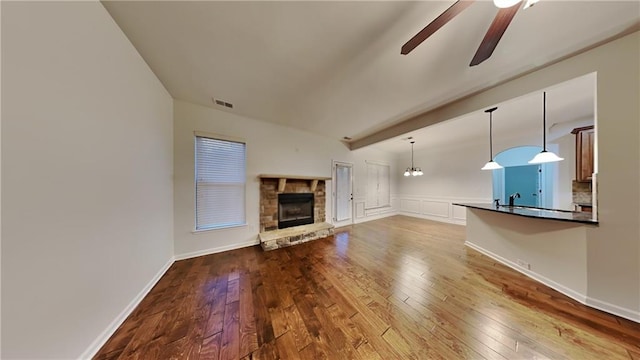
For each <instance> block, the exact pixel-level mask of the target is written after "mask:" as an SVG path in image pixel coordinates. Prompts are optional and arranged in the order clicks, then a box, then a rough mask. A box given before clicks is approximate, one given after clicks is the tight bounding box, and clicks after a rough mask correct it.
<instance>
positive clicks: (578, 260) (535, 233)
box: [454, 203, 598, 303]
mask: <svg viewBox="0 0 640 360" xmlns="http://www.w3.org/2000/svg"><path fill="white" fill-rule="evenodd" d="M454 205H457V206H463V207H466V208H467V211H466V223H467V225H466V233H467V234H466V241H465V244H466V245H467V246H468V247H470V248H472V249H475V250H477V251H479V252H481V253H483V254H484V255H487V256H489V257H491V258H493V259H494V260H496V261H498V262H500V263H503V264H505V265H507V266H509V267H511V268H513V269H515V270H517V271H519V272H521V273H523V274H525V275H527V276H529V277H531V278H533V279H535V280H538V281H540V282H542V283H543V284H545V285H547V286H549V287H551V288H554V289H556V290H558V291H560V292H562V293H563V294H565V295H567V296H569V297H571V298H573V299H575V300H577V301H580V302H582V303H585V301H586V298H587V295H586V294H587V263H588V261H587V245H588V241H587V230H588V229H590V228H595V227H598V221H597V219H596V218H595V217H594V216H595V214H592V213H586V212H577V211H566V210H552V209H541V208H533V207H524V206H498V207H496V206H495V205H494V204H462V203H458V204H454ZM507 285H508V284H507Z"/></svg>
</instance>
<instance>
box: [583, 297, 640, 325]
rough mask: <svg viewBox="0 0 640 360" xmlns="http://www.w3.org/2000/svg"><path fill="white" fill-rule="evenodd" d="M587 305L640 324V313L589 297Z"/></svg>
mask: <svg viewBox="0 0 640 360" xmlns="http://www.w3.org/2000/svg"><path fill="white" fill-rule="evenodd" d="M585 305H587V306H590V307H592V308H594V309H598V310H602V311H604V312H607V313H609V314H614V315H617V316H620V317H622V318H625V319H628V320H631V321H635V322H637V323H640V311H633V310H631V309H627V308H623V307H620V306H618V305H614V304H611V303H608V302H606V301H602V300H598V299H594V298H592V297H587V302H586V303H585Z"/></svg>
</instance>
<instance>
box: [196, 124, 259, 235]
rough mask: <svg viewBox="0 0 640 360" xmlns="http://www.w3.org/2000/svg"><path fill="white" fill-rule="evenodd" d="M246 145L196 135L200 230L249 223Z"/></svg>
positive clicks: (198, 227)
mask: <svg viewBox="0 0 640 360" xmlns="http://www.w3.org/2000/svg"><path fill="white" fill-rule="evenodd" d="M245 147H246V146H245V144H244V143H242V142H235V141H227V140H219V139H212V138H208V137H202V136H196V159H195V163H196V176H195V178H196V230H207V229H215V228H223V227H230V226H237V225H242V224H244V223H245V209H244V208H245V179H246V176H245V159H246V149H245Z"/></svg>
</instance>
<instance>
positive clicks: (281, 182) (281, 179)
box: [258, 174, 331, 192]
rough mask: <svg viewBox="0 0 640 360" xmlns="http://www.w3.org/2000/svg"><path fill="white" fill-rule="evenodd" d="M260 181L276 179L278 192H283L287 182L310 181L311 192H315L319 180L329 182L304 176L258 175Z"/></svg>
mask: <svg viewBox="0 0 640 360" xmlns="http://www.w3.org/2000/svg"><path fill="white" fill-rule="evenodd" d="M258 178H260V179H278V192H283V191H284V188H285V186H286V185H287V180H309V181H311V184H310V186H309V187H310V188H311V192H314V191H316V187H317V186H318V181H319V180H325V181H326V180H331V178H330V177H326V176H304V175H281V174H260V175H258Z"/></svg>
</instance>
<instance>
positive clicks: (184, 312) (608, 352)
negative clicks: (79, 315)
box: [95, 216, 640, 360]
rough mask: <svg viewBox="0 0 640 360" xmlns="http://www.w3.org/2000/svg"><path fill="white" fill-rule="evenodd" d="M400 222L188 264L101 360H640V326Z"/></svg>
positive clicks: (434, 227) (460, 236) (459, 231)
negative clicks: (585, 304) (268, 249)
mask: <svg viewBox="0 0 640 360" xmlns="http://www.w3.org/2000/svg"><path fill="white" fill-rule="evenodd" d="M464 237H465V228H464V227H463V226H457V225H450V224H444V223H438V222H432V221H428V220H421V219H415V218H410V217H403V216H395V217H390V218H386V219H382V220H376V221H371V222H367V223H363V224H358V225H353V226H350V227H346V228H341V229H337V231H336V234H335V236H333V237H330V238H326V239H321V240H316V241H312V242H309V243H305V244H301V245H296V246H294V247H289V248H285V249H279V250H274V251H271V252H263V251H262V249H261V248H260V247H259V246H254V247H250V248H244V249H239V250H233V251H228V252H224V253H219V254H214V255H208V256H203V257H198V258H194V259H189V260H182V261H177V262H175V263H174V264H173V265H172V266H171V268H170V269H169V270H168V271H167V273H166V274H165V275H164V276H163V277H162V279H161V280H160V281H159V282H158V284H157V285H156V286H155V287H154V288H153V289H152V290H151V292H150V293H149V294H148V295H147V296H146V297H145V298H144V300H143V301H142V302H141V303H140V305H139V306H138V307H137V308H136V310H134V312H133V313H132V314H131V316H130V317H129V318H128V319H127V320H126V321H125V322H124V323H123V324H122V326H121V327H120V328H119V329H118V331H117V332H116V333H115V334H114V335H113V336H112V337H111V339H110V340H109V341H108V342H107V343H106V344H105V345H104V347H103V348H102V349H101V350H100V352H99V353H98V355H96V357H95V358H96V359H385V360H386V359H580V360H583V359H587V360H588V359H607V360H608V359H634V360H637V359H640V324H638V323H634V322H632V321H629V320H625V319H622V318H619V317H616V316H613V315H610V314H607V313H604V312H601V311H598V310H594V309H591V308H588V307H586V306H583V305H581V304H579V303H577V302H575V301H573V300H571V299H569V298H568V297H566V296H564V295H562V294H560V293H558V292H556V291H554V290H552V289H550V288H548V287H546V286H544V285H542V284H540V283H537V282H535V281H533V280H530V279H529V278H527V277H525V276H523V275H521V274H520V273H518V272H516V271H514V270H512V269H510V268H507V267H505V266H503V265H501V264H499V263H496V262H495V261H494V260H492V259H490V258H488V257H486V256H484V255H481V254H480V253H478V252H476V251H474V250H472V249H469V248H467V247H465V246H464Z"/></svg>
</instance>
